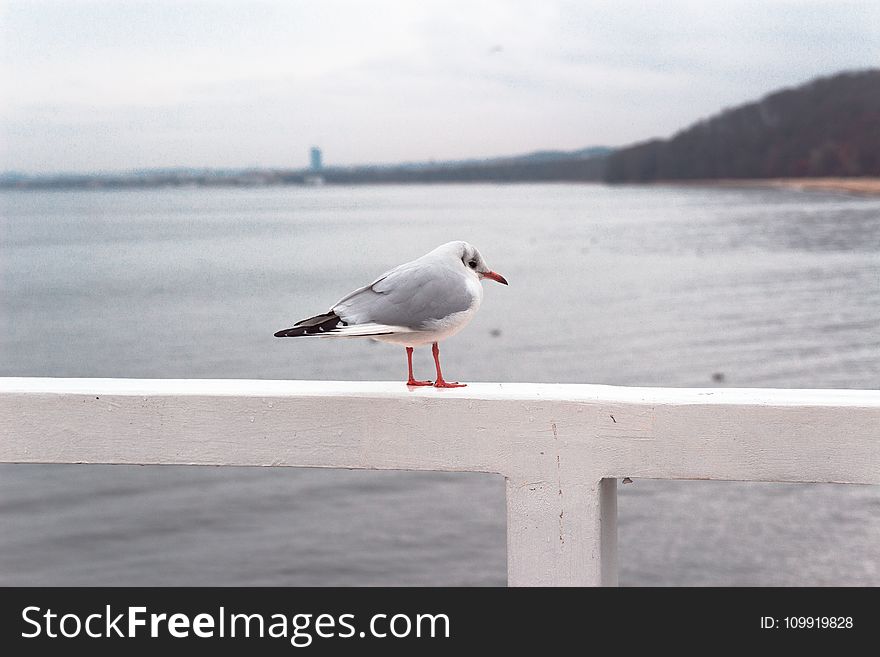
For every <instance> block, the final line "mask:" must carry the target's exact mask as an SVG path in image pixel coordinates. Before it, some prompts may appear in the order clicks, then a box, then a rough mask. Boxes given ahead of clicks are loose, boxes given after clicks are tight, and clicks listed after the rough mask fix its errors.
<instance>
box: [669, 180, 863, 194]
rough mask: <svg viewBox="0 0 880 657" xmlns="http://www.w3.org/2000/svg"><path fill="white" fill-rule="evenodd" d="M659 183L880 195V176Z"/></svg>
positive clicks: (670, 181)
mask: <svg viewBox="0 0 880 657" xmlns="http://www.w3.org/2000/svg"><path fill="white" fill-rule="evenodd" d="M654 184H658V185H675V186H684V187H687V186H694V187H770V188H776V189H796V190H802V191H815V192H839V193H842V194H854V195H857V196H880V178H742V179H740V178H719V179H717V180H710V179H705V180H664V181H657V182H656V183H654Z"/></svg>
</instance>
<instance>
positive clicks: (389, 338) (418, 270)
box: [275, 242, 507, 388]
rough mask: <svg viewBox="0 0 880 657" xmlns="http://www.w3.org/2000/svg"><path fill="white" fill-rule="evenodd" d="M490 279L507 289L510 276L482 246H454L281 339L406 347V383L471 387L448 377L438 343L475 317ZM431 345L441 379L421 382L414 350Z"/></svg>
mask: <svg viewBox="0 0 880 657" xmlns="http://www.w3.org/2000/svg"><path fill="white" fill-rule="evenodd" d="M484 278H490V279H492V280H493V281H497V282H499V283H502V284H504V285H507V280H506V279H505V278H504V276H502V275H501V274H499V273H497V272H494V271H492V270H491V269H489V267H487V266H486V262H485V260H483V256H482V255H480V252H479V251H477V249H476V247H474V246H473V245H471V244H468V243H467V242H448V243H447V244H443V245H442V246H438V247H437V248H436V249H434V250H433V251H431V252H430V253H427V254H425V255H423V256H422V257H421V258H418V259H416V260H413V261H412V262H407V263H405V264H402V265H400V266H398V267H395V268H394V269H392V270H390V271H387V272H385V273H384V274H382V275H381V276H380V277H379V278H377V279H376V280H375V281H373V282H372V283H370V284H369V285H365V286H363V287H359V288H358V289H356V290H355V291H354V292H351V293H350V294H347V295H346V296H344V297H342V298H341V299H340V300H339V301H337V302H336V303H335V304H334V305H333V307H332V308H330V311H329V312H326V313H324V314H322V315H315V316H314V317H309V318H308V319H303V320H301V321H299V322H297V323H296V325H295V326H293V327H292V328H289V329H284V330H283V331H278V333H276V334H275V337H276V338H299V337H320V338H355V337H358V338H360V337H366V338H371V339H373V340H378V341H380V342H389V343H391V344H397V345H402V346H403V347H405V348H406V362H407V367H408V369H409V378H408V379H407V382H406V385H408V386H430V385H433V386H434V387H435V388H461V387H464V386H465V385H467V384H465V383H458V382H457V381H446V380H445V379H444V378H443V373H442V372H441V370H440V349H439V347H438V346H437V343H439V342H440V341H441V340H445V339H446V338H449V337H452V336H453V335H455V334H456V333H458V332H459V331H461V330H462V329H463V328H464V327H465V326H467V324H468V322H470V321H471V319H473V317H474V315H475V314H476V312H477V310H478V309H479V308H480V303H481V302H482V300H483V286H482V285H481V284H480V281H482V280H483V279H484ZM429 342H430V343H433V346H432V348H431V352H432V353H433V355H434V364H435V365H436V367H437V380H436V381H417V380H416V379H415V378H414V377H413V367H412V355H413V349H414V348H415V347H420V346H422V345H426V344H428V343H429Z"/></svg>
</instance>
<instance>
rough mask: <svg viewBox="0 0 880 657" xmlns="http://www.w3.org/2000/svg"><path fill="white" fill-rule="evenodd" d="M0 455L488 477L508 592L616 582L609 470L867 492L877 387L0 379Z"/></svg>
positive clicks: (879, 470)
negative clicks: (437, 386) (502, 499)
mask: <svg viewBox="0 0 880 657" xmlns="http://www.w3.org/2000/svg"><path fill="white" fill-rule="evenodd" d="M0 463H122V464H183V465H252V466H293V467H321V468H367V469H371V468H374V469H390V470H443V471H456V472H463V471H467V472H492V473H499V474H502V475H504V476H505V477H506V479H507V536H508V541H507V545H508V548H507V549H508V555H507V559H508V560H507V564H508V566H507V567H508V582H509V584H511V585H603V584H604V585H613V584H616V582H617V563H616V552H617V550H616V542H617V526H616V525H617V482H616V479H617V478H621V477H646V478H652V479H726V480H740V481H790V482H838V483H861V484H880V391H867V390H764V389H742V390H733V389H706V390H701V389H678V388H618V387H610V386H594V385H567V384H560V385H547V384H522V383H516V384H507V383H505V384H489V383H475V384H470V385H469V386H468V387H467V388H460V389H456V390H434V389H431V388H427V389H426V388H415V389H407V388H406V386H404V385H403V384H402V383H372V382H370V383H367V382H364V383H356V382H330V381H236V380H175V379H169V380H161V379H160V380H138V379H38V378H18V379H16V378H7V379H0Z"/></svg>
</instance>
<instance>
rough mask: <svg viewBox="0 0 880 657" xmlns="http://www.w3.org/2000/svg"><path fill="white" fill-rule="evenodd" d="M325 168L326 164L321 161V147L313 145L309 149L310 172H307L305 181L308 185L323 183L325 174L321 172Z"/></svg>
mask: <svg viewBox="0 0 880 657" xmlns="http://www.w3.org/2000/svg"><path fill="white" fill-rule="evenodd" d="M323 170H324V164H323V162H321V149H320V148H318V147H317V146H312V150H311V151H309V173H307V174H306V176H305V179H304V182H305V184H306V185H323V184H324V176H322V175H321V172H322V171H323Z"/></svg>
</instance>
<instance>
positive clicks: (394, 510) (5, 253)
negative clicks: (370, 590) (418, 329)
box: [0, 185, 880, 586]
mask: <svg viewBox="0 0 880 657" xmlns="http://www.w3.org/2000/svg"><path fill="white" fill-rule="evenodd" d="M451 239H466V240H468V241H471V242H473V243H475V244H476V245H477V246H479V247H480V249H481V250H482V252H483V255H484V256H485V258H486V260H487V261H488V263H489V265H490V266H491V267H492V268H493V269H495V270H497V271H499V272H501V273H503V274H504V275H505V276H506V277H507V278H508V280H509V281H510V282H511V286H510V287H509V288H505V287H503V286H499V285H494V284H491V282H490V283H487V284H486V296H485V299H484V302H483V307H482V309H481V311H480V313H479V314H478V316H477V318H476V319H475V320H474V322H473V323H472V324H471V326H470V327H469V328H468V329H467V330H466V331H465V332H463V333H462V334H460V335H458V336H456V337H455V338H453V339H451V340H450V341H448V342H447V343H445V349H444V354H443V357H444V373H447V372H448V374H449V376H450V377H451V378H456V379H459V380H463V381H537V382H589V383H608V384H619V385H665V386H711V385H729V386H736V387H742V386H766V387H805V388H815V387H834V388H877V387H878V386H880V200H878V199H863V198H853V197H845V196H838V195H831V194H828V195H825V194H819V193H812V194H805V193H800V192H794V191H778V190H712V189H673V188H662V187H652V188H638V187H620V188H607V187H602V186H577V185H518V186H410V187H372V188H369V187H365V188H309V189H296V188H278V189H253V190H237V189H230V190H202V189H191V190H189V189H185V190H151V191H116V192H99V191H94V192H48V193H43V192H27V193H23V192H6V193H2V194H0V290H2V292H0V304H2V305H0V375H2V376H74V377H104V376H106V377H169V378H176V377H186V378H200V377H211V378H222V377H229V378H267V379H281V378H297V379H308V378H315V379H401V380H402V375H403V374H404V373H405V358H404V354H403V350H402V349H398V348H394V347H390V346H388V345H380V344H376V343H371V342H366V343H365V342H359V341H345V342H342V343H334V345H333V347H331V346H330V345H329V344H328V343H327V342H325V341H292V340H277V339H275V338H273V337H272V333H273V332H274V331H275V330H278V329H280V328H284V327H286V326H289V325H290V323H291V321H294V320H298V319H300V318H301V317H303V316H305V315H306V314H309V313H315V312H319V311H323V310H325V309H326V308H327V307H328V306H329V305H330V304H331V303H332V302H333V301H335V300H336V299H337V298H339V297H340V296H342V295H343V294H344V293H346V292H348V291H349V290H350V289H352V288H353V287H355V286H357V285H360V284H362V283H363V282H366V281H367V280H369V279H370V278H371V277H374V276H375V275H377V274H378V273H381V272H382V271H383V270H385V269H387V268H389V267H390V266H392V265H395V264H398V263H399V262H401V261H403V260H406V259H410V258H413V257H416V256H419V255H421V254H422V253H424V252H426V251H428V250H430V249H431V248H433V247H434V246H436V245H438V244H440V243H442V242H445V241H448V240H451ZM498 331H500V334H497V332H498ZM416 359H417V360H416V369H417V375H420V376H422V377H428V376H429V375H430V374H432V370H431V365H430V364H431V360H430V355H429V352H428V351H427V350H421V351H420V352H417V353H416ZM716 372H718V373H723V374H724V382H723V383H720V384H719V383H713V380H712V375H713V373H716ZM829 440H832V441H833V440H834V436H829ZM619 502H620V561H621V583H622V584H649V585H653V584H758V585H760V584H775V585H790V584H870V585H875V586H877V585H880V547H878V546H880V487H859V486H830V485H829V486H826V485H791V484H788V485H769V484H742V483H721V482H651V481H644V480H637V481H636V482H635V483H634V484H632V485H627V486H621V490H620V501H619ZM505 568H506V564H505V514H504V485H503V480H502V479H501V478H500V477H495V476H488V475H476V474H472V475H471V474H464V475H462V474H455V475H447V474H432V473H394V472H348V471H307V470H292V469H284V470H281V469H278V470H271V469H246V468H177V467H165V468H162V467H142V468H137V467H122V466H92V467H84V466H9V465H6V466H0V584H8V585H11V584H108V585H133V584H147V585H149V584H157V585H161V584H229V585H238V584H255V585H264V584H279V585H283V584H289V585H298V584H503V583H504V581H505Z"/></svg>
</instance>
